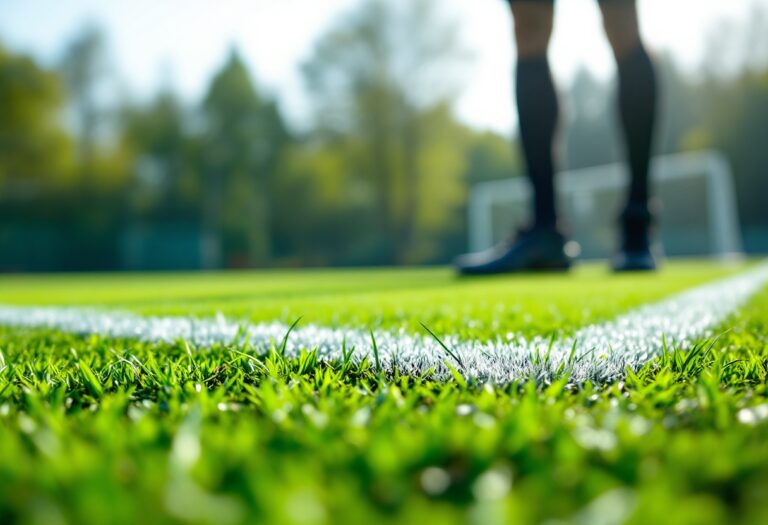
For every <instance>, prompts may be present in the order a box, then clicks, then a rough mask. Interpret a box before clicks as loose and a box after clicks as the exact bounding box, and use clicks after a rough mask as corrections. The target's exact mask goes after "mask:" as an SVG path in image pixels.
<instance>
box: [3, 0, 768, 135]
mask: <svg viewBox="0 0 768 525" xmlns="http://www.w3.org/2000/svg"><path fill="white" fill-rule="evenodd" d="M360 1H361V0H216V1H213V0H0V41H2V42H3V43H4V44H5V45H6V46H8V47H11V48H13V49H16V50H22V51H25V52H29V53H32V54H33V55H35V56H36V57H37V58H39V59H40V60H41V61H42V62H44V63H46V64H50V65H52V64H55V63H56V61H57V59H58V58H59V57H60V56H61V53H62V49H63V47H64V45H65V44H66V43H67V42H68V41H69V40H71V39H72V38H73V37H74V36H75V35H76V34H77V33H78V31H79V30H80V29H81V28H82V27H83V26H84V25H85V24H88V23H95V24H98V25H99V26H101V27H102V28H103V29H104V31H105V33H106V34H107V37H108V43H109V54H110V58H111V59H112V64H113V73H115V74H116V75H117V76H118V78H119V79H120V84H121V85H122V86H124V88H125V89H126V90H127V91H128V92H129V93H131V94H133V95H134V96H146V95H149V94H151V93H152V92H154V91H155V90H156V89H158V88H159V87H161V86H163V85H167V84H170V85H171V86H172V87H174V88H175V89H176V90H177V91H179V92H180V93H181V94H182V96H183V97H184V98H185V99H187V100H189V101H194V100H198V99H199V98H200V97H201V96H202V94H203V93H204V90H205V88H206V85H207V82H208V81H209V79H210V76H211V74H212V73H213V72H214V71H215V70H216V69H217V68H218V67H220V66H221V64H222V62H223V61H224V59H225V58H226V56H227V54H228V52H229V50H230V49H231V48H232V46H233V45H236V46H237V48H238V49H239V50H240V52H241V54H242V55H243V57H244V58H245V60H246V61H247V63H248V65H249V66H250V67H251V70H252V72H253V73H254V76H255V77H256V79H257V82H258V83H259V85H260V86H263V87H264V88H265V89H267V90H268V91H269V92H271V93H272V94H274V95H275V96H277V98H278V100H279V101H280V104H281V107H282V108H283V110H284V111H285V112H286V113H287V115H288V117H289V118H290V119H291V120H292V121H293V122H294V123H298V124H299V125H301V122H302V121H303V120H305V117H306V115H307V114H308V111H307V109H308V106H307V100H306V96H305V93H304V90H303V83H302V79H301V74H300V71H299V69H298V66H299V65H300V64H301V63H302V61H303V60H304V59H306V57H307V56H308V55H309V54H310V53H311V51H312V48H313V44H314V42H315V41H316V39H317V38H318V37H319V36H320V35H322V34H323V32H324V31H325V30H327V28H328V26H329V24H331V23H332V22H333V21H334V20H335V19H336V18H337V17H339V16H340V15H342V14H343V13H344V12H345V11H347V10H349V9H350V8H352V7H354V5H356V4H358V3H359V2H360ZM440 2H444V3H445V8H446V10H447V11H448V13H451V14H453V15H454V16H455V17H457V19H458V20H461V22H462V34H461V39H462V42H463V44H464V46H465V47H466V48H467V49H468V50H469V51H470V53H471V55H472V57H473V58H472V61H471V62H470V63H469V64H468V69H467V75H466V79H465V82H464V86H463V88H464V89H463V92H462V94H461V96H460V99H459V100H458V103H457V107H456V112H457V115H458V116H459V118H460V119H461V120H463V121H464V122H466V123H467V124H469V125H472V126H474V127H477V128H481V129H492V130H495V131H498V132H501V133H509V132H510V131H511V130H512V129H513V127H514V123H515V121H516V114H515V111H514V108H513V104H512V96H511V93H512V74H511V73H512V63H513V54H514V53H513V47H512V36H511V32H512V21H511V17H510V15H509V9H508V7H507V6H506V3H505V2H504V1H502V0H440ZM756 4H759V5H765V6H767V7H768V0H639V6H640V14H641V23H642V26H643V30H644V33H645V36H646V39H647V41H648V42H649V44H650V46H651V47H652V48H654V49H656V50H664V51H667V52H670V53H671V54H672V55H673V56H674V57H675V59H676V60H677V61H678V62H679V63H680V64H681V65H682V66H683V67H685V68H688V69H691V70H693V69H695V68H696V67H697V66H698V65H699V64H700V63H701V62H702V60H703V59H704V56H705V40H706V38H707V35H708V34H710V33H711V32H712V31H716V30H717V28H718V27H722V26H723V24H724V22H725V21H727V20H739V19H744V18H746V17H747V16H748V13H749V12H750V9H751V7H752V6H753V5H756ZM551 58H552V63H553V69H554V71H555V76H556V77H557V79H558V80H559V81H561V82H563V83H567V82H568V81H569V79H571V78H572V77H573V75H574V74H575V73H576V72H577V71H578V70H579V69H580V68H583V67H584V68H587V69H589V70H590V71H591V72H593V73H594V74H595V75H597V76H599V77H601V78H608V77H610V76H611V75H612V74H613V71H614V65H613V62H612V58H611V55H610V52H609V49H608V47H607V44H606V43H605V39H604V37H603V34H602V29H601V25H600V15H599V10H598V8H597V4H596V2H595V1H594V0H560V1H559V2H558V9H557V18H556V22H555V35H554V40H553V47H552V51H551Z"/></svg>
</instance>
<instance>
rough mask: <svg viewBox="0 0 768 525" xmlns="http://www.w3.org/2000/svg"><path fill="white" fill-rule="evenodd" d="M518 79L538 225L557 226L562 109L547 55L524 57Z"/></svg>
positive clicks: (522, 129) (522, 135)
mask: <svg viewBox="0 0 768 525" xmlns="http://www.w3.org/2000/svg"><path fill="white" fill-rule="evenodd" d="M516 83H517V111H518V114H519V118H520V139H521V142H522V146H523V154H524V156H525V162H526V166H527V169H528V177H529V178H530V180H531V183H532V185H533V195H534V202H533V204H534V205H533V211H534V227H535V228H541V229H548V228H553V227H554V226H555V224H556V223H557V212H556V207H555V189H554V175H555V161H554V141H555V134H556V131H557V122H558V116H559V115H558V114H559V110H558V99H557V92H556V91H555V85H554V82H553V81H552V74H551V72H550V69H549V62H548V60H547V57H546V56H542V57H537V58H526V59H522V60H520V61H519V62H518V64H517V82H516Z"/></svg>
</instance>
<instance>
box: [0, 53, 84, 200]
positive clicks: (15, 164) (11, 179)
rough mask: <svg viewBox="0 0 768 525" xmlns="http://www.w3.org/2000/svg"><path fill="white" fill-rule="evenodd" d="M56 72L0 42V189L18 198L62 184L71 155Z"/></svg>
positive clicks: (7, 197)
mask: <svg viewBox="0 0 768 525" xmlns="http://www.w3.org/2000/svg"><path fill="white" fill-rule="evenodd" d="M62 103H63V95H62V90H61V83H60V81H59V78H58V76H57V75H56V74H55V73H53V72H50V71H47V70H45V69H43V68H41V67H40V66H38V65H37V64H36V63H35V62H34V61H33V60H32V59H31V58H29V57H27V56H24V55H18V54H13V53H11V52H9V51H8V50H7V49H5V48H4V47H2V46H0V194H1V195H2V198H4V199H9V198H24V197H25V196H27V197H28V196H35V195H40V194H42V193H45V192H48V191H51V190H52V189H54V188H55V187H58V186H61V185H64V184H66V182H67V179H68V178H69V177H70V173H71V167H72V157H71V154H70V141H69V138H68V136H67V135H66V133H65V131H64V130H63V128H62V126H61V122H60V120H61V108H62Z"/></svg>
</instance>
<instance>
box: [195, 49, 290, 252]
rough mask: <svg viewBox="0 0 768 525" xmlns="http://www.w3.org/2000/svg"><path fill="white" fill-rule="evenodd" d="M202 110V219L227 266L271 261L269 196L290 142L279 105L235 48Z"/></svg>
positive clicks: (209, 90)
mask: <svg viewBox="0 0 768 525" xmlns="http://www.w3.org/2000/svg"><path fill="white" fill-rule="evenodd" d="M202 114H203V120H204V125H205V132H204V136H203V138H202V139H203V142H204V147H205V153H204V163H205V167H204V170H205V171H204V173H205V175H204V177H205V178H204V187H205V196H204V204H203V217H204V223H205V227H206V232H207V236H208V238H209V239H210V243H211V244H213V245H219V246H220V250H221V253H223V255H224V257H225V260H226V263H227V264H233V265H246V264H248V265H250V264H267V263H268V262H269V261H270V259H271V256H272V244H273V240H272V227H273V226H272V205H271V199H270V195H271V193H272V192H273V191H274V185H275V183H276V182H275V178H276V177H277V172H278V167H279V164H280V161H281V157H282V151H283V148H284V145H285V144H286V143H287V142H288V141H289V135H288V131H287V129H286V126H285V124H284V123H283V119H282V117H281V115H280V112H279V110H278V107H277V104H276V102H275V101H273V100H271V99H269V98H268V97H264V96H261V95H260V94H259V93H258V92H257V90H256V88H255V86H254V83H253V81H252V79H251V77H250V74H249V73H248V70H247V68H246V66H245V64H244V63H243V61H242V59H241V58H240V56H239V54H238V52H237V51H236V50H233V51H232V52H231V54H230V56H229V58H228V60H227V62H226V64H225V65H224V67H223V68H222V69H221V70H220V71H219V72H218V73H217V74H216V75H215V76H214V78H213V80H212V82H211V85H210V87H209V89H208V92H207V94H206V96H205V99H204V101H203V106H202ZM216 251H218V250H217V249H215V248H214V250H213V252H214V253H215V252H216ZM210 265H212V266H215V265H217V262H216V261H215V260H211V261H210Z"/></svg>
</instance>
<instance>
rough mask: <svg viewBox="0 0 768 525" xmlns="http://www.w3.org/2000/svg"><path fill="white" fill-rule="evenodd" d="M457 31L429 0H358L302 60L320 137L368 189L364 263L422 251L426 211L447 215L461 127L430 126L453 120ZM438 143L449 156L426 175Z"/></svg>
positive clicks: (398, 259) (456, 177)
mask: <svg viewBox="0 0 768 525" xmlns="http://www.w3.org/2000/svg"><path fill="white" fill-rule="evenodd" d="M457 33H458V32H457V31H456V27H455V25H454V24H453V23H452V22H450V21H446V20H445V18H444V17H443V14H442V12H441V11H440V10H439V8H438V3H437V2H436V1H434V0H415V1H404V0H397V1H392V0H389V1H385V0H366V1H365V2H363V3H362V4H361V5H360V6H359V7H358V8H357V9H356V10H354V11H352V12H351V13H350V14H349V15H348V16H347V17H346V18H344V19H343V20H341V21H340V23H339V24H337V25H336V26H334V27H332V28H331V29H330V30H329V31H328V32H327V33H326V34H325V35H324V36H323V37H322V38H321V39H320V41H319V42H318V44H317V46H316V48H315V51H314V54H313V55H312V57H311V58H310V59H309V60H308V61H307V63H306V64H305V65H304V68H303V69H304V74H305V79H306V82H307V86H308V90H309V92H310V94H311V95H312V97H313V98H314V103H315V108H316V122H317V125H318V128H319V130H320V135H321V136H322V140H325V142H326V144H328V145H329V146H331V147H334V146H335V147H339V146H340V145H342V144H344V143H346V144H347V145H346V146H341V147H343V149H344V150H345V151H347V152H348V155H349V156H348V158H347V162H346V166H345V169H347V170H350V171H351V172H353V173H354V174H355V178H356V179H358V181H359V182H360V183H362V185H363V186H366V187H368V188H369V194H370V196H371V197H370V203H371V210H372V212H373V214H374V216H375V218H376V219H377V222H378V225H377V227H375V228H374V231H373V232H371V233H372V234H373V235H375V236H376V237H377V239H378V242H377V243H376V245H375V246H372V249H371V251H370V254H369V257H370V261H371V262H374V261H375V262H384V263H407V262H417V261H420V260H423V257H424V256H425V255H424V252H425V250H424V246H423V243H425V242H427V241H428V239H427V238H425V237H424V235H426V234H427V232H430V231H432V230H433V223H432V221H433V219H434V218H435V217H439V219H438V220H442V221H443V222H444V223H445V222H446V221H448V222H450V217H451V216H452V215H454V214H455V209H454V208H453V206H454V205H455V200H454V198H453V197H452V196H453V195H456V194H459V193H460V192H461V188H462V187H463V182H462V180H461V178H462V176H463V174H464V164H463V159H460V158H458V157H457V156H455V155H452V153H454V152H456V151H461V150H462V148H463V145H460V144H458V143H456V142H453V141H454V140H456V139H459V137H460V135H461V133H455V134H452V133H440V130H438V129H437V128H436V126H443V125H449V127H450V126H454V127H458V125H457V124H456V123H455V120H454V119H453V118H452V115H450V110H449V108H450V105H451V101H452V98H453V95H454V93H455V86H454V82H453V81H454V79H455V73H456V71H457V69H458V67H460V65H461V64H462V63H463V57H464V55H463V53H462V50H461V47H460V46H459V44H458V42H457V40H456V34H457ZM448 137H450V138H449V140H450V141H451V142H445V139H446V138H448ZM352 144H353V145H352ZM438 144H440V146H441V147H442V148H443V149H442V152H443V154H444V156H445V158H446V159H449V158H450V159H454V160H455V162H452V163H449V162H446V163H445V164H444V165H442V166H440V168H441V169H444V171H443V172H442V173H440V174H439V175H440V180H439V183H438V184H434V182H433V181H432V180H431V177H430V176H428V175H434V174H430V173H429V172H428V171H427V170H429V169H433V168H434V167H435V166H434V164H433V162H434V159H435V157H433V153H432V152H433V151H434V148H436V147H437V145H438ZM459 157H460V156H459ZM427 251H429V250H427Z"/></svg>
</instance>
